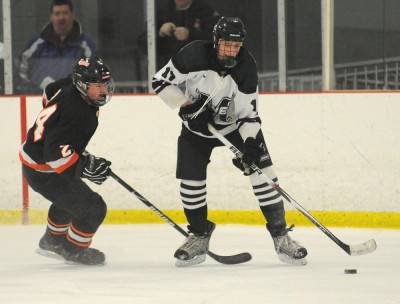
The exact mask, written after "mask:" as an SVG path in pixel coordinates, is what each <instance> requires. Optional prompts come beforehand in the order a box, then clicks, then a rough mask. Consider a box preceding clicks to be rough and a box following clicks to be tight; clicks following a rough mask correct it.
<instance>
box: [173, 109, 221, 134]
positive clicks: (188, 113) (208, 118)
mask: <svg viewBox="0 0 400 304" xmlns="http://www.w3.org/2000/svg"><path fill="white" fill-rule="evenodd" d="M202 105H203V103H202V102H195V103H193V104H190V105H188V106H185V107H181V108H180V110H179V113H178V115H179V116H180V117H181V118H182V120H183V121H187V123H188V125H189V128H190V129H191V130H193V131H195V132H201V133H203V134H204V135H211V133H210V131H208V124H209V123H210V122H212V120H213V116H214V115H213V114H214V113H213V111H212V110H211V109H210V108H208V107H207V106H206V107H204V109H203V110H202V112H200V114H199V115H197V116H196V117H193V116H194V114H195V113H197V111H198V110H199V109H200V108H201V106H202Z"/></svg>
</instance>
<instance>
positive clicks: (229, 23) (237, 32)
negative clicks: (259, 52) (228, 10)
mask: <svg viewBox="0 0 400 304" xmlns="http://www.w3.org/2000/svg"><path fill="white" fill-rule="evenodd" d="M245 37H246V30H245V28H244V24H243V22H242V20H240V18H238V17H221V18H220V19H219V20H218V22H217V23H216V24H215V25H214V29H213V43H214V48H215V50H217V52H218V42H219V40H220V39H223V40H226V41H239V42H243V41H244V39H245ZM220 61H221V64H222V65H223V66H224V67H226V68H232V67H234V66H235V65H236V64H237V60H236V59H235V57H227V58H226V59H223V60H220Z"/></svg>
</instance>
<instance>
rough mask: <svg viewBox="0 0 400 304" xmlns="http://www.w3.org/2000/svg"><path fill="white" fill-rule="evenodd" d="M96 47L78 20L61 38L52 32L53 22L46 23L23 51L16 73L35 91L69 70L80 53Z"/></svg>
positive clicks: (89, 53)
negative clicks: (63, 37) (66, 34)
mask: <svg viewBox="0 0 400 304" xmlns="http://www.w3.org/2000/svg"><path fill="white" fill-rule="evenodd" d="M95 51H96V49H95V44H94V43H93V41H92V40H91V39H90V38H89V37H88V36H86V35H85V34H83V33H82V30H81V26H80V24H79V23H78V22H77V21H74V26H73V29H72V31H71V33H70V34H69V35H68V37H67V38H66V39H65V41H63V42H61V41H60V39H59V38H58V36H57V35H56V34H55V32H54V29H53V25H52V24H51V23H48V24H47V25H46V26H45V27H44V28H43V30H42V31H41V33H40V35H39V36H38V37H35V38H34V39H32V40H31V41H30V43H29V44H28V47H27V48H26V49H25V50H24V51H23V52H22V54H21V62H20V66H19V76H20V78H21V80H22V81H23V82H24V83H25V85H26V84H29V85H31V86H34V87H35V88H36V90H35V89H34V91H38V90H39V88H40V89H42V90H43V89H44V88H45V87H46V85H48V84H49V83H51V82H53V81H55V80H58V79H61V78H64V77H66V76H67V75H69V74H71V72H72V67H73V64H74V63H75V62H76V60H77V59H78V58H79V57H81V56H86V57H90V56H92V55H95Z"/></svg>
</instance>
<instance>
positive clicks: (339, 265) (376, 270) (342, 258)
mask: <svg viewBox="0 0 400 304" xmlns="http://www.w3.org/2000/svg"><path fill="white" fill-rule="evenodd" d="M43 231H44V227H42V226H0V240H1V242H2V246H1V250H0V303H1V304H17V303H18V304H19V303H24V304H25V303H26V304H28V303H29V304H34V303H37V304H47V303H51V304H59V303H68V304H88V303H92V304H102V303H111V304H119V303H135V304H142V303H146V304H147V303H152V304H153V303H154V304H156V303H157V304H161V303H162V304H168V303H173V304H180V303H182V304H183V303H185V304H206V303H218V304H225V303H226V304H228V303H229V304H233V303H246V304H253V303H263V304H267V303H271V304H287V303H293V304H303V303H304V304H313V303H315V304H316V303H318V304H347V303H348V304H368V303H370V304H378V303H379V304H399V303H400V232H399V231H398V230H369V229H337V228H332V229H331V231H332V232H333V233H335V234H336V235H337V236H338V237H339V238H340V239H342V240H343V241H344V242H346V243H349V244H353V243H354V244H357V243H361V242H364V241H366V240H368V239H370V238H375V240H376V241H377V244H378V249H377V251H376V252H374V253H372V254H369V255H366V256H360V257H350V256H348V255H347V254H346V253H345V252H344V251H342V249H340V248H339V247H338V246H337V245H336V244H335V243H333V242H332V241H331V240H330V239H329V238H327V237H326V236H325V235H324V234H323V233H322V232H320V231H319V230H318V229H317V228H296V229H295V231H294V232H293V233H292V236H294V238H295V239H296V240H299V241H301V243H303V244H304V245H305V246H306V247H307V248H308V250H309V257H308V265H307V266H289V265H284V264H282V263H281V262H279V260H278V259H277V256H276V254H275V252H274V250H273V248H272V241H271V239H270V237H267V235H266V232H265V230H264V228H263V227H260V226H256V227H248V226H239V225H237V226H236V225H228V226H224V225H219V226H217V229H216V230H215V232H214V235H213V238H212V240H211V248H210V249H211V250H212V251H214V252H215V253H218V254H233V253H238V252H242V251H249V252H251V253H252V255H253V259H252V260H251V261H250V262H248V263H246V264H242V265H235V266H225V265H221V264H218V263H217V262H215V261H213V260H212V259H210V258H208V259H207V261H206V262H205V263H203V264H201V265H197V266H194V267H191V268H176V267H175V265H174V258H173V252H174V250H175V249H176V248H177V247H178V246H179V245H180V244H181V242H182V240H183V237H182V236H181V235H180V234H179V233H178V232H176V231H175V230H174V229H173V228H172V227H170V226H168V225H166V224H165V225H121V226H110V225H105V226H102V227H101V228H100V230H99V231H98V234H97V235H96V237H95V240H94V242H93V247H97V248H99V249H101V250H103V251H104V252H105V253H106V255H107V260H108V263H107V265H106V266H94V267H89V266H75V265H66V264H64V263H63V262H60V261H57V260H52V259H49V258H45V257H42V256H40V255H37V254H36V253H35V252H34V250H35V249H36V248H37V243H38V240H39V238H40V237H41V235H42V233H43ZM345 268H357V270H358V274H344V269H345Z"/></svg>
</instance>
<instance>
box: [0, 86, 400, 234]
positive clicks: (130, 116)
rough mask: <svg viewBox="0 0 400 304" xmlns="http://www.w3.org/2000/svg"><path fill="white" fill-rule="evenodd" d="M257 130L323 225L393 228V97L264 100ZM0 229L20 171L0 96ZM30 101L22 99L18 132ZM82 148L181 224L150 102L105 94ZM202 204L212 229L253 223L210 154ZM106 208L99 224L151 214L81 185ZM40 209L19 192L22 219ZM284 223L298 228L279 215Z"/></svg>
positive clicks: (170, 144)
mask: <svg viewBox="0 0 400 304" xmlns="http://www.w3.org/2000/svg"><path fill="white" fill-rule="evenodd" d="M259 108H260V116H261V118H262V120H263V125H262V130H263V132H264V135H265V137H266V140H267V145H268V149H269V151H270V153H271V156H272V159H273V162H274V166H275V171H276V173H277V174H278V177H279V179H280V184H281V186H282V187H283V188H284V189H285V190H286V191H287V192H289V193H290V194H291V195H292V196H293V197H294V198H295V199H296V200H297V201H299V202H300V203H301V204H302V205H303V207H305V208H306V209H307V210H310V211H313V210H315V212H314V213H313V214H314V215H315V216H316V217H318V219H320V221H321V222H323V223H324V224H325V225H328V226H329V225H331V226H354V227H386V228H400V220H399V218H400V217H399V213H400V204H399V201H398V193H399V190H400V189H399V187H400V186H399V185H400V183H399V181H400V158H399V157H398V151H400V132H399V131H400V130H399V128H400V125H399V124H398V113H400V104H399V103H398V92H379V93H378V92H367V93H349V92H344V93H318V94H317V93H309V94H307V93H303V94H266V95H261V96H260V100H259ZM0 110H1V112H2V113H7V115H5V116H3V119H2V120H1V121H0V128H1V130H2V131H1V137H2V146H3V149H1V150H0V162H1V163H0V165H1V168H2V174H1V177H0V183H1V190H2V191H1V192H2V196H1V198H0V223H10V222H19V221H20V217H21V216H20V210H21V208H22V207H21V206H22V203H21V201H22V199H21V196H22V190H21V189H22V187H21V171H20V164H19V162H18V158H17V151H18V146H19V144H20V140H21V135H20V128H21V124H20V102H19V98H18V97H8V98H6V97H3V98H1V99H0ZM39 110H40V97H38V96H34V97H28V99H27V125H28V126H30V125H32V124H33V122H34V119H35V117H36V115H37V113H38V111H39ZM99 119H100V124H99V128H98V131H97V133H96V134H95V136H94V137H93V139H92V141H91V143H90V144H89V146H88V150H89V151H91V152H92V153H94V154H98V155H99V156H104V157H106V158H108V159H110V160H111V161H112V163H113V165H112V167H113V170H114V171H115V172H116V173H117V174H118V175H120V176H121V177H122V178H124V179H125V180H126V181H127V182H128V183H129V184H130V185H131V186H132V187H134V188H135V189H136V190H137V191H139V192H140V193H141V194H142V195H143V196H145V197H146V198H147V199H148V200H150V201H151V202H152V203H153V204H154V205H156V206H157V207H158V208H160V209H163V210H169V211H168V212H167V214H169V215H171V217H172V218H173V219H175V220H176V221H178V222H183V214H182V212H181V211H180V210H181V204H180V198H179V192H178V187H179V182H178V181H177V180H176V179H175V164H176V138H177V136H178V134H179V130H180V123H179V120H178V119H177V115H176V112H175V111H171V110H169V108H168V107H167V106H165V105H164V104H163V103H162V101H161V100H160V99H159V98H158V97H156V96H153V95H134V96H133V95H123V96H114V98H113V100H112V102H111V103H110V104H108V105H106V106H105V107H104V108H102V109H101V114H100V117H99ZM208 177H209V178H208V183H207V192H208V206H209V210H211V212H210V213H211V217H213V218H214V219H215V220H216V221H218V222H220V223H241V224H257V225H258V224H263V223H264V221H263V219H262V217H261V214H260V213H259V212H258V204H257V202H256V199H255V198H254V196H253V194H252V191H251V188H250V185H249V182H248V180H247V178H246V177H244V176H242V175H241V174H240V172H239V171H237V169H235V168H234V167H233V166H232V165H231V153H230V151H228V150H226V149H225V148H219V149H216V150H215V151H214V153H213V156H212V162H211V164H210V165H209V170H208ZM91 187H93V189H95V190H96V191H98V192H99V193H100V194H101V195H102V196H103V198H104V199H105V201H106V202H107V204H108V207H109V216H108V217H107V222H108V223H141V222H146V223H148V222H149V223H152V222H158V221H159V219H158V218H157V216H154V215H153V214H152V212H151V211H149V210H146V207H145V206H143V205H142V204H141V202H140V201H138V200H136V199H135V198H134V197H133V196H132V195H131V194H129V193H127V191H126V190H125V189H123V188H122V187H121V186H120V185H119V184H117V183H116V182H114V181H112V180H110V181H107V182H106V183H105V184H104V185H102V186H101V187H99V186H96V185H91ZM47 207H48V202H46V201H45V200H44V199H42V198H41V197H40V196H38V195H36V194H35V193H33V192H32V191H30V192H29V209H30V212H29V217H30V222H32V223H34V222H43V221H44V220H45V212H44V210H46V209H47ZM287 218H288V222H291V223H295V224H297V225H306V224H307V220H306V219H304V218H303V217H302V216H301V215H299V214H298V213H297V212H296V211H294V210H293V209H290V208H288V212H287Z"/></svg>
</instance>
